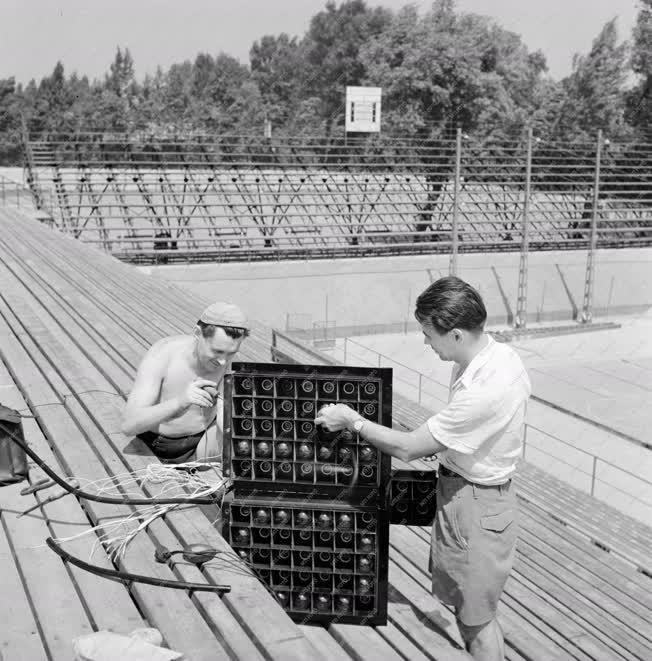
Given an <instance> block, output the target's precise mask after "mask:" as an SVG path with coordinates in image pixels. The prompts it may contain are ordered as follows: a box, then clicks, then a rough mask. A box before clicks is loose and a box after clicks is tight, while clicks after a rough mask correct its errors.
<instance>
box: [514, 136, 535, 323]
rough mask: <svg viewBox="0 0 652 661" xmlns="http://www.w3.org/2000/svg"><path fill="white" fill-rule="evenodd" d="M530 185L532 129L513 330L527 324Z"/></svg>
mask: <svg viewBox="0 0 652 661" xmlns="http://www.w3.org/2000/svg"><path fill="white" fill-rule="evenodd" d="M531 185H532V129H531V128H529V129H528V130H527V155H526V161H525V197H524V198H523V226H522V230H521V234H522V235H521V259H520V263H519V267H518V297H517V302H516V318H515V320H514V327H515V328H525V326H526V324H527V271H528V249H529V243H528V231H529V229H530V193H531Z"/></svg>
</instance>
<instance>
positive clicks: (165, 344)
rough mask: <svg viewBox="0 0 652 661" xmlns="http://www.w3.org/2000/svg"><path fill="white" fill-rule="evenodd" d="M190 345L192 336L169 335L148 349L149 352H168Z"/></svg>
mask: <svg viewBox="0 0 652 661" xmlns="http://www.w3.org/2000/svg"><path fill="white" fill-rule="evenodd" d="M191 343H192V335H170V336H168V337H163V338H161V339H160V340H157V341H156V342H154V344H152V346H151V347H150V351H157V352H158V351H160V352H170V351H175V350H177V349H180V348H181V347H187V346H189V345H190V344H191Z"/></svg>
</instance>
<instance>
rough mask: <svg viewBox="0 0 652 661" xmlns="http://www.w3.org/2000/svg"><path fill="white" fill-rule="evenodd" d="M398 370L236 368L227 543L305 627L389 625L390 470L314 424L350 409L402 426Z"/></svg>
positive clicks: (226, 455) (230, 392)
mask: <svg viewBox="0 0 652 661" xmlns="http://www.w3.org/2000/svg"><path fill="white" fill-rule="evenodd" d="M391 383H392V370H391V369H376V368H362V367H344V366H343V367H334V366H323V365H294V364H291V365H290V364H289V365H283V364H274V363H272V364H270V363H234V364H233V366H232V373H231V374H229V375H227V377H226V378H225V389H224V399H225V407H224V450H223V471H224V474H225V476H228V477H231V478H232V479H233V481H234V489H233V491H232V493H231V494H230V495H229V499H228V500H227V501H226V502H225V507H224V510H223V536H224V538H225V539H227V541H229V543H230V544H231V545H232V546H233V548H234V549H235V550H236V552H237V553H238V555H239V556H240V557H241V558H242V559H243V560H244V561H245V562H247V564H248V565H249V566H251V567H252V569H253V570H254V571H255V572H256V574H257V575H258V576H259V577H260V579H261V580H262V581H263V582H264V583H265V584H266V585H267V586H268V588H269V589H270V590H271V591H272V592H273V594H274V595H275V597H276V599H277V600H278V601H279V603H280V604H281V605H282V606H283V608H284V609H285V610H286V611H287V612H288V613H289V614H290V615H291V616H292V617H293V618H295V619H296V620H299V621H302V622H306V621H314V622H324V623H326V622H329V621H332V620H335V619H336V620H337V621H338V622H348V623H363V624H374V625H379V624H385V623H386V621H387V566H388V544H389V509H388V503H389V500H390V471H391V459H390V457H389V456H387V455H383V454H382V453H379V452H378V451H377V450H376V449H375V448H374V447H373V446H371V445H369V444H367V443H365V442H364V441H363V440H362V439H360V438H359V436H358V435H357V434H355V433H353V432H350V431H348V430H344V431H342V432H338V433H333V432H329V431H327V430H325V429H323V428H321V427H320V426H315V423H314V420H315V417H316V415H317V412H318V411H319V409H320V408H321V407H322V406H324V405H327V404H335V403H344V404H347V405H349V406H350V407H351V408H353V409H354V410H356V411H357V412H358V413H359V414H360V415H362V416H363V417H365V418H367V419H368V420H371V421H373V422H377V423H379V424H382V425H384V426H387V427H391V424H392V386H391Z"/></svg>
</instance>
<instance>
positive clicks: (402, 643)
mask: <svg viewBox="0 0 652 661" xmlns="http://www.w3.org/2000/svg"><path fill="white" fill-rule="evenodd" d="M375 629H376V631H377V632H378V633H379V634H380V635H381V636H382V637H383V638H384V639H385V640H386V641H387V642H388V643H389V644H390V645H391V646H392V647H393V648H394V649H395V650H397V651H398V652H400V654H402V655H403V657H404V658H406V659H409V661H430V660H431V659H436V658H437V657H435V656H432V650H429V649H428V648H419V647H417V646H416V645H415V644H414V643H413V642H412V641H411V640H410V639H409V638H408V637H407V636H405V635H404V634H403V633H402V632H401V630H400V629H398V628H397V627H396V626H394V624H392V623H391V622H390V623H389V624H386V625H384V626H378V627H375ZM426 650H427V653H426ZM451 651H452V650H450V649H448V650H446V655H447V656H442V657H440V658H441V659H447V658H450V656H448V655H449V654H450V652H451ZM465 661H470V658H469V657H468V655H467V659H466V660H465Z"/></svg>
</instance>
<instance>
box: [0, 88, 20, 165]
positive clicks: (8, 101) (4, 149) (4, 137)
mask: <svg viewBox="0 0 652 661" xmlns="http://www.w3.org/2000/svg"><path fill="white" fill-rule="evenodd" d="M16 92H17V90H16V81H15V79H14V78H13V77H12V78H2V79H0V165H11V164H13V163H16V162H18V161H19V159H20V154H21V148H20V110H19V98H18V96H17V93H16Z"/></svg>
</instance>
